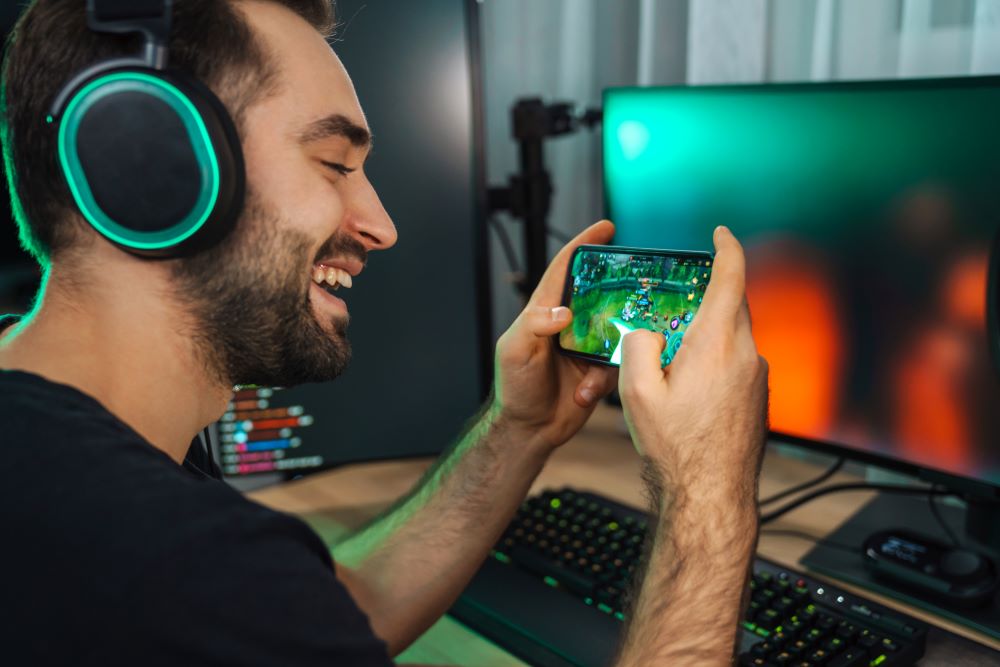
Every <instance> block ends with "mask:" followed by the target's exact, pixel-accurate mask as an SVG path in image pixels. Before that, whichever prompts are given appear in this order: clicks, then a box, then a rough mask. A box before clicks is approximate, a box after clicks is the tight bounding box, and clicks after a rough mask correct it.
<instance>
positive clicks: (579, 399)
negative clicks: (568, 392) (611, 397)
mask: <svg viewBox="0 0 1000 667" xmlns="http://www.w3.org/2000/svg"><path fill="white" fill-rule="evenodd" d="M617 386H618V369H617V368H609V367H608V366H591V367H590V368H588V369H587V373H586V375H584V376H583V379H582V380H580V384H579V385H577V387H576V394H575V395H574V396H573V400H574V401H576V404H577V405H579V406H580V407H581V408H589V407H590V406H592V405H594V403H597V401H599V400H601V399H602V398H604V397H605V396H607V395H608V394H610V393H611V390H612V389H614V388H615V387H617Z"/></svg>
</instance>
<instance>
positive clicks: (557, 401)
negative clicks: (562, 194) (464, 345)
mask: <svg viewBox="0 0 1000 667" xmlns="http://www.w3.org/2000/svg"><path fill="white" fill-rule="evenodd" d="M614 232H615V228H614V225H612V224H611V223H610V222H608V221H607V220H603V221H601V222H598V223H597V224H595V225H592V226H590V227H588V228H587V229H585V230H584V231H583V232H582V233H580V234H579V235H578V236H577V237H576V238H575V239H573V240H572V241H570V242H569V243H568V244H567V245H566V246H565V247H564V248H563V249H562V250H560V251H559V254H558V255H556V257H555V259H553V260H552V263H551V264H549V268H548V269H547V270H546V271H545V275H544V276H542V280H541V282H540V283H539V285H538V288H537V289H535V292H534V294H532V295H531V299H530V300H529V301H528V305H527V306H526V307H525V308H524V310H523V311H521V314H520V315H518V317H517V319H516V320H514V323H513V324H512V325H511V326H510V328H509V329H508V330H507V331H506V332H505V333H504V335H503V336H501V337H500V340H499V341H498V342H497V352H496V379H495V381H494V404H493V409H492V412H493V414H494V416H495V418H496V419H497V420H498V422H500V423H502V424H504V425H505V426H506V427H508V428H513V429H516V431H517V433H518V434H519V435H520V436H521V437H523V438H525V439H528V440H529V441H531V442H535V443H538V444H540V445H541V446H544V447H549V448H552V447H556V446H558V445H561V444H562V443H564V442H566V441H567V440H569V439H570V438H571V437H572V436H573V434H575V433H576V432H577V431H578V430H580V427H581V426H583V424H584V423H585V422H586V421H587V418H588V417H590V414H591V413H592V412H593V411H594V406H596V405H597V402H598V401H599V400H600V399H601V398H603V397H604V396H607V395H608V394H609V393H610V392H611V390H612V389H614V387H615V384H616V383H617V382H618V371H617V369H615V368H610V367H607V366H600V365H597V364H592V363H588V362H585V361H582V360H580V359H574V358H571V357H567V356H565V355H562V354H560V353H559V352H558V351H557V350H556V349H555V345H554V343H553V341H552V336H554V335H555V334H557V333H559V332H560V331H562V330H563V329H565V328H566V327H567V326H569V324H570V323H571V322H572V321H573V314H572V313H571V312H570V310H569V309H568V308H565V307H563V306H561V305H560V304H561V302H562V295H563V286H564V281H565V279H566V270H567V268H568V266H569V260H570V257H571V256H572V255H573V250H575V249H576V248H577V246H580V245H584V244H604V243H607V242H608V241H610V240H611V237H612V236H613V235H614Z"/></svg>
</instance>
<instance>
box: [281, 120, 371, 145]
mask: <svg viewBox="0 0 1000 667" xmlns="http://www.w3.org/2000/svg"><path fill="white" fill-rule="evenodd" d="M330 137H344V138H345V139H347V140H348V141H350V142H351V144H352V145H353V146H356V147H358V148H368V149H371V146H372V133H371V132H369V131H368V129H367V128H365V127H362V126H360V125H358V124H357V123H355V122H354V121H352V120H351V119H350V118H348V117H347V116H344V115H343V114H339V113H333V114H330V115H329V116H327V117H325V118H320V119H319V120H316V121H313V122H312V123H309V125H307V126H306V128H305V129H304V130H303V131H302V132H301V133H300V134H299V141H300V142H301V143H303V144H308V143H312V142H314V141H321V140H323V139H328V138H330Z"/></svg>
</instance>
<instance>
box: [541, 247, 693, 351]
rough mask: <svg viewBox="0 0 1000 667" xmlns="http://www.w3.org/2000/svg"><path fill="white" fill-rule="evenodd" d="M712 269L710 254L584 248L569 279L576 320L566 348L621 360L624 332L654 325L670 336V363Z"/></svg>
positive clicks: (568, 332) (562, 339) (564, 339)
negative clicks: (671, 254)
mask: <svg viewBox="0 0 1000 667" xmlns="http://www.w3.org/2000/svg"><path fill="white" fill-rule="evenodd" d="M710 273H711V261H710V260H708V259H705V258H698V257H690V258H685V257H668V256H658V255H631V254H626V253H606V252H598V251H591V250H581V251H579V252H578V253H577V254H576V256H575V258H574V260H573V270H572V271H571V278H570V280H571V281H572V284H571V285H570V288H569V295H570V297H569V307H570V309H571V310H572V311H573V323H572V324H571V325H570V326H569V327H567V328H566V329H564V330H563V332H562V333H561V334H560V335H559V342H560V344H561V345H562V347H563V348H564V349H567V350H574V351H576V352H583V353H585V354H592V355H597V356H599V357H603V358H604V359H607V360H608V361H610V362H611V363H613V364H621V339H622V337H623V336H624V335H625V334H627V333H628V332H630V331H634V330H636V329H649V330H651V331H656V332H658V333H661V334H663V336H664V337H665V338H666V340H667V344H666V348H665V349H664V351H663V357H662V362H663V365H664V366H665V365H667V364H669V363H670V362H671V361H672V360H673V358H674V356H675V355H676V354H677V350H678V349H679V348H680V345H681V341H682V340H683V338H684V332H685V331H686V330H687V328H688V325H690V324H691V320H693V319H694V314H695V312H697V310H698V306H699V305H700V304H701V301H702V298H703V296H704V293H705V286H706V285H707V284H708V279H709V275H710Z"/></svg>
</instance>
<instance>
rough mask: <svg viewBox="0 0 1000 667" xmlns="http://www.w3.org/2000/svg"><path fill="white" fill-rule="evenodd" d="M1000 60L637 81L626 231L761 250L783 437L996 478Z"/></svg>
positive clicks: (996, 482)
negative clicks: (871, 72)
mask: <svg viewBox="0 0 1000 667" xmlns="http://www.w3.org/2000/svg"><path fill="white" fill-rule="evenodd" d="M997 118H1000V77H978V78H961V79H937V80H920V81H889V82H885V81H879V82H864V83H822V84H778V85H752V86H748V85H735V86H704V87H702V86H697V87H667V88H620V89H611V90H608V91H607V92H606V94H605V97H604V169H605V172H604V177H605V188H606V202H607V208H608V213H609V217H610V218H611V219H612V220H613V221H614V222H615V223H616V224H617V225H618V231H617V236H616V242H617V243H620V244H623V245H628V246H649V247H658V248H675V249H682V250H703V249H710V248H711V234H712V230H713V229H714V227H715V226H716V225H723V224H724V225H728V226H729V227H730V228H731V229H732V230H733V231H734V233H735V234H736V236H737V237H738V238H739V239H740V240H741V241H742V242H743V244H744V246H745V248H746V254H747V281H748V282H747V291H748V299H749V303H750V309H751V313H752V318H753V331H754V337H755V338H756V340H757V343H758V346H759V348H760V352H761V353H762V354H763V355H764V356H765V357H766V358H767V359H768V361H769V362H770V368H771V375H770V382H771V427H772V429H773V431H774V433H775V435H776V436H777V438H778V439H779V440H780V439H782V438H784V439H788V440H791V441H793V442H797V443H804V444H808V445H810V446H813V447H818V448H822V449H827V450H830V451H834V452H838V453H840V454H846V455H848V456H850V457H853V458H856V459H860V460H863V461H868V462H872V463H876V464H879V465H884V466H889V467H893V468H897V469H901V470H903V471H905V472H909V473H914V474H916V475H918V476H921V477H923V478H924V479H927V480H932V481H935V482H944V483H946V484H947V485H948V486H950V487H951V488H958V489H963V490H967V491H969V492H972V493H976V494H980V495H986V496H987V497H992V498H996V496H997V493H998V488H1000V372H998V366H997V363H996V362H997V356H996V351H997V350H996V345H997V337H996V332H995V330H994V329H995V322H996V310H997V300H996V291H995V288H994V283H995V278H996V271H995V266H994V264H995V263H996V261H997V256H996V253H995V244H996V241H997V231H998V229H1000V190H998V187H997V185H998V183H1000V125H998V123H997Z"/></svg>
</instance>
